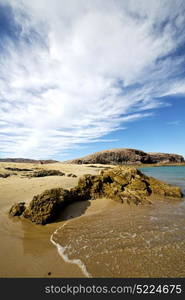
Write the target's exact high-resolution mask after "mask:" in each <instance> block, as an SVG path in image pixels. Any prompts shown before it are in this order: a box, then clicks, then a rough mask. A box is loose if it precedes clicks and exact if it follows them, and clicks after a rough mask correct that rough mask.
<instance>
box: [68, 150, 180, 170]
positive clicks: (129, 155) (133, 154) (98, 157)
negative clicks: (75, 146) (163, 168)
mask: <svg viewBox="0 0 185 300" xmlns="http://www.w3.org/2000/svg"><path fill="white" fill-rule="evenodd" d="M182 162H184V158H183V156H181V155H178V154H168V153H146V152H144V151H141V150H137V149H128V148H121V149H111V150H104V151H100V152H96V153H93V154H91V155H87V156H84V157H82V158H77V159H74V160H70V161H67V162H66V163H72V164H108V165H109V164H111V165H123V164H124V165H125V164H135V165H138V164H154V163H182ZM91 167H92V166H91Z"/></svg>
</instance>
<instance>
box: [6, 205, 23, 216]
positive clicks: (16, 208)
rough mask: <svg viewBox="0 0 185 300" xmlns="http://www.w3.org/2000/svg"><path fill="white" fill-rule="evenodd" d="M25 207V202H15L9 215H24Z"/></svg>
mask: <svg viewBox="0 0 185 300" xmlns="http://www.w3.org/2000/svg"><path fill="white" fill-rule="evenodd" d="M25 209H26V207H25V202H19V203H15V204H14V205H13V206H12V207H11V209H10V211H9V215H10V216H12V217H15V216H20V215H22V213H23V212H24V210H25Z"/></svg>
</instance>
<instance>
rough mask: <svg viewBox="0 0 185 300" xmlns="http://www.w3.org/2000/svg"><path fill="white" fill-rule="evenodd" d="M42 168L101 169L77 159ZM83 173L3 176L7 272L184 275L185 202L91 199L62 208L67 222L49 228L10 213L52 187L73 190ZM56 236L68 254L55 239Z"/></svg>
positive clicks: (0, 204) (2, 270) (1, 223)
mask: <svg viewBox="0 0 185 300" xmlns="http://www.w3.org/2000/svg"><path fill="white" fill-rule="evenodd" d="M6 165H7V164H6ZM9 165H11V166H12V165H14V166H15V165H16V166H17V165H18V167H21V165H22V167H25V165H26V167H27V168H28V167H31V165H30V164H9ZM23 165H24V166H23ZM3 166H4V165H2V164H1V166H0V168H1V172H3ZM32 167H33V168H37V167H38V165H35V166H34V165H33V166H32ZM39 167H41V168H48V169H58V170H61V171H64V172H66V173H67V172H69V173H70V172H71V173H74V174H76V175H77V176H78V177H79V176H81V175H82V174H85V173H94V174H96V173H97V172H98V171H99V169H98V168H94V167H89V166H78V165H62V164H52V165H44V166H43V165H42V166H39ZM78 177H77V178H71V177H67V176H62V177H60V176H52V177H44V178H31V179H28V178H21V175H16V176H11V177H8V178H5V179H4V178H1V179H0V236H1V256H0V277H85V276H87V275H89V276H92V277H184V276H185V219H184V215H185V203H184V201H162V200H159V199H154V200H153V205H145V206H128V205H122V204H119V203H116V202H114V201H111V200H108V199H97V200H92V201H84V202H79V203H74V204H72V205H70V206H69V207H67V208H66V209H65V211H64V212H63V213H62V214H61V219H62V220H63V221H59V222H56V223H53V224H48V225H45V226H40V225H35V224H33V223H31V222H30V221H28V220H25V219H22V218H19V217H16V218H9V217H8V215H7V212H8V210H9V208H10V206H11V205H12V204H13V203H14V202H20V201H26V202H29V201H31V199H32V197H33V195H35V194H38V193H40V192H43V191H44V190H45V189H48V188H54V187H59V186H61V187H63V188H70V187H72V186H75V185H76V183H77V181H78ZM57 229H58V230H57ZM56 230H57V232H56ZM52 234H53V242H54V243H58V244H59V245H60V246H61V248H60V249H58V250H60V251H59V252H60V254H61V255H62V257H63V258H64V259H62V257H61V256H60V255H59V253H58V251H57V248H56V246H55V245H54V244H52V243H51V241H50V237H51V236H52ZM65 261H70V262H73V263H69V262H65ZM84 268H85V271H87V272H84Z"/></svg>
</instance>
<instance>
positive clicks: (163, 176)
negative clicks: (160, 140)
mask: <svg viewBox="0 0 185 300" xmlns="http://www.w3.org/2000/svg"><path fill="white" fill-rule="evenodd" d="M140 170H141V172H143V173H144V174H146V175H147V176H152V177H155V178H158V179H160V180H163V181H165V182H167V183H170V184H173V185H177V186H179V187H180V188H181V189H182V192H183V194H185V166H166V167H144V168H140Z"/></svg>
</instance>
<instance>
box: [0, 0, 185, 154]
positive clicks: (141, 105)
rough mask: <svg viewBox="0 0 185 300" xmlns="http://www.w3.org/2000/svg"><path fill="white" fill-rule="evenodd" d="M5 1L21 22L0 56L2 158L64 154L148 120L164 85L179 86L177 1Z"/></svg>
mask: <svg viewBox="0 0 185 300" xmlns="http://www.w3.org/2000/svg"><path fill="white" fill-rule="evenodd" d="M3 2H4V3H7V4H11V5H12V7H13V9H14V15H15V18H16V21H17V22H18V23H20V24H21V26H22V32H21V33H20V35H21V39H20V41H19V43H18V44H15V43H14V42H12V41H11V40H8V39H7V40H6V53H3V55H2V56H1V55H0V69H1V76H0V100H1V107H0V120H1V123H0V126H1V129H0V134H1V135H0V136H1V137H2V139H1V151H2V154H3V155H6V156H7V154H9V156H24V157H26V156H27V157H36V158H37V157H38V158H39V157H42V158H43V157H49V156H55V155H56V156H57V155H58V153H59V154H61V157H62V153H63V152H65V151H66V150H67V149H72V148H73V147H75V146H76V145H79V144H85V143H87V142H93V141H97V140H100V139H101V138H102V137H103V136H105V135H106V134H108V133H110V132H111V131H114V130H116V129H118V128H119V127H120V126H122V125H121V124H122V123H126V122H128V121H134V120H136V119H140V118H143V117H147V116H149V115H150V114H149V113H146V112H142V111H144V110H146V109H152V108H156V107H158V106H160V105H161V103H160V102H159V101H157V100H155V98H157V97H160V96H163V95H165V94H169V93H171V91H170V89H171V88H169V82H170V83H171V84H170V86H171V87H172V85H176V87H177V88H176V89H177V90H179V89H180V90H183V91H184V90H185V89H184V84H183V83H182V82H181V81H178V80H177V79H175V80H173V78H171V77H172V75H173V74H178V71H179V69H180V67H181V63H182V58H174V59H171V57H170V56H168V54H170V53H171V52H172V51H173V50H175V49H176V48H177V47H178V45H180V44H181V42H182V35H180V34H178V33H179V31H180V30H181V27H182V25H183V24H184V18H183V16H184V11H183V9H182V7H181V5H182V4H183V1H169V0H168V1H160V2H159V1H145V0H142V1H138V0H137V1H132V0H130V1H112V0H108V1H107V0H106V1H105V0H102V1H96V0H95V1H88V0H78V1H74V0H70V1H63V0H62V1H58V0H53V1H49V0H39V1H38V0H37V1H36V0H32V1H18V0H17V1H11V0H9V1H8V0H7V1H5V0H4V1H3ZM23 12H24V13H25V14H27V15H28V18H27V19H26V20H25V15H23ZM23 16H24V18H23ZM167 20H168V22H167V23H166V25H164V22H166V21H167ZM33 29H34V30H35V31H36V32H37V34H38V36H36V37H35V36H33ZM31 33H32V34H31ZM28 36H29V38H30V41H29V43H27V42H26V41H25V37H28ZM165 56H166V58H165V59H161V60H160V58H164V57H165ZM182 86H183V88H182Z"/></svg>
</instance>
